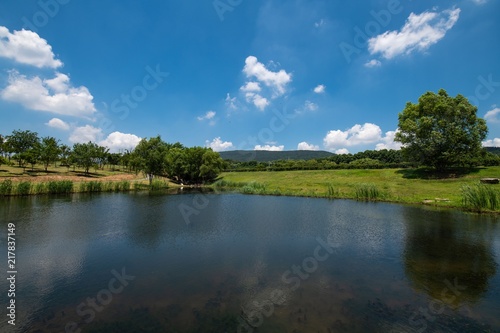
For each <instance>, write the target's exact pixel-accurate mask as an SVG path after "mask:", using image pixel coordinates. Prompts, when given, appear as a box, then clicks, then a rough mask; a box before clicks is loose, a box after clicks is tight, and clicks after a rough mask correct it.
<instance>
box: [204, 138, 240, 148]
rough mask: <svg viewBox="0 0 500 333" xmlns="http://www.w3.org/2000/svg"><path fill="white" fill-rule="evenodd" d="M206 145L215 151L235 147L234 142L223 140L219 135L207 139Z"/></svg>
mask: <svg viewBox="0 0 500 333" xmlns="http://www.w3.org/2000/svg"><path fill="white" fill-rule="evenodd" d="M205 146H207V147H210V148H212V150H213V151H225V150H230V149H234V146H233V143H232V142H230V141H222V140H221V138H220V137H217V138H215V139H213V140H212V142H210V141H208V140H207V141H205Z"/></svg>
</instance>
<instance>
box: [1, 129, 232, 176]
mask: <svg viewBox="0 0 500 333" xmlns="http://www.w3.org/2000/svg"><path fill="white" fill-rule="evenodd" d="M10 160H14V161H16V162H17V163H18V165H19V166H21V167H26V166H27V164H31V166H32V168H34V166H35V165H36V164H42V165H43V166H44V169H45V171H47V169H48V167H49V165H51V164H54V165H56V163H57V162H59V165H63V166H66V167H68V168H69V167H71V166H73V167H76V166H77V167H80V168H83V169H84V170H85V173H86V174H88V173H89V170H90V169H91V168H96V169H104V167H105V166H106V165H109V166H117V165H121V166H123V167H125V168H127V170H128V171H131V172H135V173H138V172H141V171H142V172H144V173H145V174H146V175H147V177H148V178H149V180H150V181H151V180H152V179H153V178H154V177H157V176H166V177H169V178H170V179H172V180H173V181H176V182H179V183H184V184H198V183H205V182H210V181H212V180H214V179H216V178H217V176H218V174H219V173H220V171H221V170H222V169H223V166H224V162H223V161H222V159H221V158H220V155H219V154H218V153H216V152H214V151H212V149H209V148H202V147H192V148H186V147H184V146H183V145H182V144H180V143H174V144H170V143H166V142H164V141H163V140H162V139H161V137H160V136H157V137H155V138H150V139H143V140H142V141H141V142H140V143H139V144H138V145H137V147H136V148H135V149H134V150H132V151H125V152H124V153H110V152H109V149H108V148H106V147H103V146H100V145H98V144H96V143H94V142H88V143H75V144H74V145H73V147H69V146H67V145H64V144H60V143H59V140H57V139H55V138H53V137H44V138H39V137H38V134H37V133H36V132H31V131H20V130H18V131H13V132H12V134H11V135H8V136H6V137H4V136H1V135H0V164H1V163H6V162H7V163H8V161H10Z"/></svg>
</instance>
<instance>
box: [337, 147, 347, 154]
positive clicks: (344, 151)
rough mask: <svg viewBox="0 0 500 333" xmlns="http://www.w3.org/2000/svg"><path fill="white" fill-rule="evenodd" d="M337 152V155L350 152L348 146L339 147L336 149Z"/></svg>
mask: <svg viewBox="0 0 500 333" xmlns="http://www.w3.org/2000/svg"><path fill="white" fill-rule="evenodd" d="M335 154H337V155H347V154H349V150H347V149H346V148H341V149H337V150H336V151H335Z"/></svg>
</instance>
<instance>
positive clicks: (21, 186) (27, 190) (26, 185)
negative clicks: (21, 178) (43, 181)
mask: <svg viewBox="0 0 500 333" xmlns="http://www.w3.org/2000/svg"><path fill="white" fill-rule="evenodd" d="M16 194H17V195H30V194H31V183H30V182H20V183H18V184H17V187H16Z"/></svg>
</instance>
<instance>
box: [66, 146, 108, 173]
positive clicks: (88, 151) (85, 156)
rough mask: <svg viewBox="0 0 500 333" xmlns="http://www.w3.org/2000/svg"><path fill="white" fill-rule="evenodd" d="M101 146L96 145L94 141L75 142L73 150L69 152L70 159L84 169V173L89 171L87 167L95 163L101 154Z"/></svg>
mask: <svg viewBox="0 0 500 333" xmlns="http://www.w3.org/2000/svg"><path fill="white" fill-rule="evenodd" d="M101 148H102V147H100V146H98V145H97V144H96V143H93V142H90V141H89V142H88V143H75V144H74V145H73V152H72V154H71V160H72V161H73V162H74V163H76V164H77V165H78V166H80V167H83V168H84V169H85V173H86V174H88V173H89V169H90V168H91V167H92V166H95V165H97V163H98V162H97V161H98V160H99V158H100V156H101V154H102V149H101Z"/></svg>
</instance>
